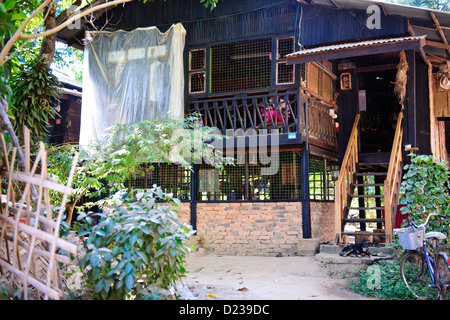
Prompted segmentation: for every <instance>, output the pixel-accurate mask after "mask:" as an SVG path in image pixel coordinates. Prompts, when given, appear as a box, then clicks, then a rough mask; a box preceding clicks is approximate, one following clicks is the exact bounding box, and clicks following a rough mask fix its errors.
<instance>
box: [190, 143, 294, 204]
mask: <svg viewBox="0 0 450 320" xmlns="http://www.w3.org/2000/svg"><path fill="white" fill-rule="evenodd" d="M235 163H236V164H235V165H229V166H225V167H224V169H223V170H222V171H219V170H217V169H214V168H212V167H211V166H208V165H206V164H202V165H200V168H199V190H198V191H199V193H198V199H199V200H204V201H207V200H224V201H233V200H277V199H283V200H287V199H300V198H301V152H300V151H288V152H280V153H278V154H276V155H275V154H274V155H271V154H270V153H269V154H267V155H262V154H258V153H246V154H240V155H237V156H236V158H235Z"/></svg>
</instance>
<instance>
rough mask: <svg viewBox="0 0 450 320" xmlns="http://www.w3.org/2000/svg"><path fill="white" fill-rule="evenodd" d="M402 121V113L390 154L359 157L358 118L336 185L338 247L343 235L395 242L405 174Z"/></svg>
mask: <svg viewBox="0 0 450 320" xmlns="http://www.w3.org/2000/svg"><path fill="white" fill-rule="evenodd" d="M402 118H403V114H402V113H401V112H400V114H399V116H398V122H397V127H396V131H395V137H394V142H393V147H392V151H391V153H390V154H382V153H377V154H358V123H359V115H356V117H355V121H354V124H353V129H352V133H351V135H350V139H349V142H348V145H347V150H346V152H345V156H344V160H343V162H342V165H341V171H340V173H339V178H338V180H337V181H336V185H335V217H336V218H335V225H336V241H335V244H338V243H341V242H343V236H354V237H355V241H359V240H360V238H364V237H366V238H367V237H372V238H370V239H369V240H370V241H373V240H374V239H376V238H375V237H374V236H376V237H377V238H378V240H381V241H383V242H386V244H388V243H390V242H392V232H393V230H392V225H393V220H394V218H395V217H394V213H395V212H396V208H397V203H398V195H399V189H400V183H401V174H402V149H401V143H402V137H403V129H402V125H401V122H402Z"/></svg>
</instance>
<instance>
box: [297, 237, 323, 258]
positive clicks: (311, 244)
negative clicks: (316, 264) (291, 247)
mask: <svg viewBox="0 0 450 320" xmlns="http://www.w3.org/2000/svg"><path fill="white" fill-rule="evenodd" d="M319 243H320V238H310V239H304V238H303V239H299V240H297V254H298V255H299V256H315V255H316V253H317V252H319Z"/></svg>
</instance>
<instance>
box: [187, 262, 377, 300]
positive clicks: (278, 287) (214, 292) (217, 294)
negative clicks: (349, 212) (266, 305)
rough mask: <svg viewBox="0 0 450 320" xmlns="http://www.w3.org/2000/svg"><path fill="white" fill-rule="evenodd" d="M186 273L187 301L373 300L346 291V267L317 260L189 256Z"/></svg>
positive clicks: (347, 276)
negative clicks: (334, 267)
mask: <svg viewBox="0 0 450 320" xmlns="http://www.w3.org/2000/svg"><path fill="white" fill-rule="evenodd" d="M186 271H187V272H186V277H185V278H184V279H183V282H184V284H185V289H186V288H188V289H189V290H186V291H187V292H188V297H186V298H187V299H198V300H216V299H217V300H370V299H369V298H367V297H365V296H362V295H358V294H356V293H353V292H352V291H351V290H349V289H346V288H345V287H346V286H347V284H348V281H349V278H350V277H351V275H350V276H349V275H348V273H346V272H345V268H344V269H342V267H341V269H340V270H338V271H336V270H332V269H331V268H329V266H327V265H326V264H324V263H321V262H319V261H317V260H316V259H315V258H314V257H260V256H218V255H213V254H208V255H205V256H195V255H188V257H187V264H186ZM350 274H351V272H350ZM189 295H190V297H189Z"/></svg>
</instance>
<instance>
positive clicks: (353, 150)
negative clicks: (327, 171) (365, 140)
mask: <svg viewBox="0 0 450 320" xmlns="http://www.w3.org/2000/svg"><path fill="white" fill-rule="evenodd" d="M358 124H359V114H357V115H356V117H355V121H354V122H353V128H352V132H351V134H350V138H349V140H348V144H347V150H346V151H345V155H344V160H343V161H342V165H341V171H340V172H339V178H338V179H337V181H336V184H335V186H334V198H335V228H336V229H335V230H336V242H338V243H339V242H340V241H341V233H342V220H343V219H344V207H346V206H347V202H348V198H349V197H348V195H349V194H350V192H351V190H350V188H351V184H352V183H354V182H355V173H356V164H357V163H358Z"/></svg>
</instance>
